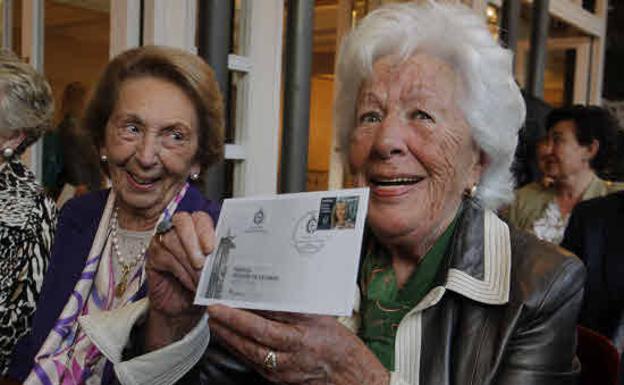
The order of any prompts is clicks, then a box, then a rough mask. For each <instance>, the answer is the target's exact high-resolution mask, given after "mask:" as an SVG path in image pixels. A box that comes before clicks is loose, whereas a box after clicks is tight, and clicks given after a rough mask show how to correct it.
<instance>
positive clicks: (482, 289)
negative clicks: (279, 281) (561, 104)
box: [134, 2, 584, 384]
mask: <svg viewBox="0 0 624 385" xmlns="http://www.w3.org/2000/svg"><path fill="white" fill-rule="evenodd" d="M336 83H337V87H338V88H337V99H336V123H337V129H338V130H340V133H341V134H342V141H343V142H342V148H343V149H344V150H345V155H346V159H347V160H348V163H349V166H350V170H351V172H352V173H353V176H354V180H355V182H356V184H357V185H359V186H368V187H369V188H370V197H371V198H370V203H369V209H368V226H369V228H370V230H371V231H370V234H371V235H370V237H369V238H368V239H366V240H365V247H364V248H363V249H364V252H363V254H362V260H361V263H360V273H359V283H360V293H361V301H360V303H361V306H360V308H359V309H357V312H358V313H359V318H360V320H361V322H360V325H359V328H358V330H357V332H356V333H353V332H351V331H350V330H349V329H347V328H346V327H344V326H343V325H342V324H341V323H339V322H338V320H337V319H335V318H333V317H326V316H312V315H295V314H285V313H271V312H261V313H258V312H251V311H247V310H243V309H233V308H229V307H227V306H223V305H214V306H210V307H208V310H207V312H208V316H209V317H208V318H209V319H208V322H207V325H205V324H204V325H203V326H202V322H204V323H205V322H206V321H199V320H200V319H202V320H203V319H205V318H202V314H203V312H204V309H203V308H201V307H194V306H192V305H191V301H190V300H189V299H190V298H192V294H193V290H194V284H193V283H192V282H197V275H198V274H199V270H195V271H194V272H192V273H190V272H189V269H188V268H185V266H187V265H191V263H190V262H188V261H196V255H197V254H198V253H199V252H200V251H199V245H200V244H210V243H211V242H213V240H212V237H213V232H212V229H211V228H205V227H202V226H197V225H194V224H193V222H191V221H187V222H181V223H180V226H178V225H176V227H175V228H174V229H173V230H172V231H169V232H168V233H167V234H165V235H164V236H163V238H162V240H161V242H153V244H152V245H151V248H150V251H149V252H150V262H148V269H150V270H153V271H157V272H159V273H160V277H158V276H156V275H154V276H153V277H154V279H152V281H151V282H150V288H154V289H153V290H150V292H149V298H150V301H151V304H152V305H151V307H150V309H149V310H148V314H147V317H146V318H145V327H144V328H143V329H142V330H143V332H141V333H138V335H139V336H140V337H138V338H134V341H135V342H138V345H142V347H143V349H144V350H157V349H158V348H163V347H164V349H167V348H168V347H167V345H171V346H174V347H175V348H176V349H183V348H182V346H184V344H185V343H188V342H187V341H186V340H187V339H186V338H184V336H185V333H186V332H187V331H189V330H190V329H191V328H192V327H195V328H201V327H205V328H209V329H210V333H211V336H212V337H211V338H212V339H215V340H217V341H218V343H219V344H221V345H222V346H225V347H226V348H227V350H228V351H230V352H232V353H233V354H234V356H236V357H238V358H239V359H240V360H241V361H242V362H244V363H247V364H248V365H249V366H250V367H251V368H252V369H253V371H255V372H256V373H259V374H260V375H261V376H262V377H264V378H265V379H266V380H268V381H270V382H276V383H289V384H290V383H306V384H326V383H327V384H328V383H331V384H466V383H470V384H573V383H575V382H576V377H577V374H578V371H579V365H578V362H577V360H576V359H575V330H576V329H575V323H576V316H577V312H578V310H579V306H580V303H581V298H582V290H583V289H582V288H583V280H584V270H583V267H582V265H581V263H580V262H579V261H578V260H577V259H576V258H575V257H574V256H572V255H571V254H564V253H563V252H562V251H561V250H560V249H557V248H556V247H554V246H550V245H547V244H545V243H542V242H540V241H539V240H537V239H536V238H535V237H533V236H532V235H529V234H528V233H524V232H520V231H518V230H516V229H515V228H513V227H509V226H508V225H507V224H506V223H504V222H503V221H501V220H500V219H499V218H498V217H497V216H496V214H495V213H494V211H493V210H495V209H496V208H498V207H499V206H500V205H501V204H503V203H505V202H508V201H509V198H510V197H511V194H512V182H511V174H510V165H511V162H512V159H513V154H514V150H515V147H516V142H517V132H518V129H519V128H520V126H521V125H522V123H523V120H524V115H525V107H524V104H523V100H522V96H521V94H520V91H519V89H518V87H517V85H516V83H515V82H514V79H513V77H512V71H511V53H510V52H508V51H506V50H504V49H502V48H501V47H500V46H498V45H497V43H496V42H495V41H494V40H493V38H492V37H491V36H490V34H489V32H488V30H487V28H486V26H485V24H484V22H483V20H481V18H480V17H478V16H477V15H475V14H473V13H472V11H470V10H469V9H468V8H467V7H465V6H460V5H448V4H438V3H433V2H426V3H425V4H422V5H417V4H414V3H409V4H401V5H391V6H384V7H381V8H379V9H378V10H376V11H374V12H372V13H371V14H370V15H368V16H367V17H366V18H365V19H364V20H363V21H362V22H361V24H360V25H359V26H358V27H357V28H356V29H355V30H354V31H353V32H352V33H351V34H350V35H349V36H348V37H347V38H346V40H345V42H344V43H343V45H342V47H341V52H340V55H339V59H338V67H337V74H336ZM180 244H184V245H186V247H185V248H181V247H180V246H179V245H180ZM183 250H186V251H183ZM163 272H169V275H167V277H169V279H167V280H165V278H164V275H163V274H162V273H163ZM189 275H190V276H189ZM171 277H176V278H177V279H171ZM159 314H160V315H162V314H165V315H166V318H165V319H169V320H170V322H168V323H167V324H166V325H164V324H160V325H157V324H156V323H155V321H154V320H157V319H163V317H162V316H160V315H159ZM135 330H141V328H138V329H136V328H135ZM134 345H135V346H136V345H137V343H135V344H134ZM182 351H183V350H182ZM177 352H178V353H177V354H178V355H180V356H184V355H181V354H179V352H180V350H177ZM231 367H234V366H233V365H232V366H231ZM189 375H192V373H190V374H189ZM195 375H196V376H197V377H196V378H195V380H192V379H189V377H188V375H187V377H185V380H189V381H190V383H200V382H202V381H200V380H201V379H206V378H208V377H207V376H202V375H201V374H195ZM175 378H178V377H175ZM254 381H255V380H254ZM252 382H253V381H252V380H250V379H247V380H246V381H244V383H252ZM212 383H220V382H219V381H213V382H212ZM223 383H225V382H223ZM241 383H243V382H241ZM253 383H256V382H253Z"/></svg>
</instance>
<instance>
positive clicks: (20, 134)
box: [4, 130, 26, 150]
mask: <svg viewBox="0 0 624 385" xmlns="http://www.w3.org/2000/svg"><path fill="white" fill-rule="evenodd" d="M24 139H26V133H25V132H24V131H22V130H18V131H15V133H14V134H13V135H12V136H11V138H10V139H8V140H7V141H6V142H4V147H5V148H6V147H10V148H12V149H13V150H15V149H17V148H18V147H19V145H20V144H22V142H23V141H24Z"/></svg>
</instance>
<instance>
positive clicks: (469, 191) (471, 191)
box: [464, 183, 477, 199]
mask: <svg viewBox="0 0 624 385" xmlns="http://www.w3.org/2000/svg"><path fill="white" fill-rule="evenodd" d="M476 196H477V184H476V183H475V184H473V185H472V187H466V189H465V190H464V197H465V198H469V199H474V198H475V197H476Z"/></svg>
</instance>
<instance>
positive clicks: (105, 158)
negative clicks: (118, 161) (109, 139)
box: [100, 155, 108, 163]
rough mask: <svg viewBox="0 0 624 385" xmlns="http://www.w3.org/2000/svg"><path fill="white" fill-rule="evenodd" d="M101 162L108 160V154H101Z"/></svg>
mask: <svg viewBox="0 0 624 385" xmlns="http://www.w3.org/2000/svg"><path fill="white" fill-rule="evenodd" d="M100 162H102V163H106V162H108V157H107V156H106V155H102V156H100Z"/></svg>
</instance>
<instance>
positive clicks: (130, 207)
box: [100, 76, 199, 218]
mask: <svg viewBox="0 0 624 385" xmlns="http://www.w3.org/2000/svg"><path fill="white" fill-rule="evenodd" d="M104 142H105V143H104V147H103V148H101V149H100V151H101V153H102V154H105V155H106V156H107V157H108V168H109V172H110V176H111V180H112V184H113V189H114V190H115V191H116V193H117V204H118V206H119V209H120V210H124V211H126V212H132V213H133V214H134V215H138V216H141V217H146V218H154V217H156V218H157V217H158V216H159V215H160V213H161V212H162V211H163V210H164V208H165V207H166V206H167V204H168V203H169V201H170V200H171V199H172V198H173V197H174V196H175V195H176V194H177V192H178V191H179V190H180V188H181V187H182V186H183V185H184V183H185V181H186V179H187V178H188V177H189V175H190V174H191V173H194V172H199V165H198V164H197V163H196V162H195V154H196V153H197V146H198V118H197V113H196V111H195V108H194V105H193V102H192V101H191V99H190V98H189V97H188V96H187V95H186V94H185V93H184V91H182V89H180V88H179V87H178V86H176V85H175V84H173V83H171V82H168V81H166V80H162V79H158V78H154V77H148V76H146V77H140V78H132V79H128V80H126V81H124V83H123V84H122V86H121V88H120V90H119V95H118V98H117V104H116V105H115V108H114V110H113V113H112V114H111V116H110V118H109V121H108V123H107V126H106V135H105V141H104Z"/></svg>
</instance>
